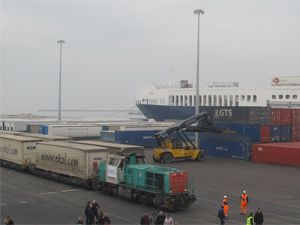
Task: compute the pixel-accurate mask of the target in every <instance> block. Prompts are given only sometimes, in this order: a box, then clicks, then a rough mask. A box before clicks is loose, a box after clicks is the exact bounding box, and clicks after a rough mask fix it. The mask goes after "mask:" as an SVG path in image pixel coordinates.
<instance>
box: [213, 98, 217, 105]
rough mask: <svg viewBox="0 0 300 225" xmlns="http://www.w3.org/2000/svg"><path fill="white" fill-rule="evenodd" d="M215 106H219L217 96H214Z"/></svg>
mask: <svg viewBox="0 0 300 225" xmlns="http://www.w3.org/2000/svg"><path fill="white" fill-rule="evenodd" d="M213 104H214V106H216V105H217V96H216V95H214V100H213Z"/></svg>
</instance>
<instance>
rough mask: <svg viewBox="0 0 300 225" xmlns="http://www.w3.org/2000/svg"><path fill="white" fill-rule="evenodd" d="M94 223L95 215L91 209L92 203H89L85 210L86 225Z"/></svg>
mask: <svg viewBox="0 0 300 225" xmlns="http://www.w3.org/2000/svg"><path fill="white" fill-rule="evenodd" d="M94 223H95V213H94V209H93V203H90V204H89V206H88V207H87V209H86V224H87V225H90V224H94Z"/></svg>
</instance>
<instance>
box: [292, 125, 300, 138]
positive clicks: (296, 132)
mask: <svg viewBox="0 0 300 225" xmlns="http://www.w3.org/2000/svg"><path fill="white" fill-rule="evenodd" d="M292 141H300V124H299V125H298V124H296V125H295V124H293V126H292Z"/></svg>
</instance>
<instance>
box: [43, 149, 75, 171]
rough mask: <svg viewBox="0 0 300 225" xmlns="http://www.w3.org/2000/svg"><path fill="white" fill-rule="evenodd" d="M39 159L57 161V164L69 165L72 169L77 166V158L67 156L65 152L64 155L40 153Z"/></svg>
mask: <svg viewBox="0 0 300 225" xmlns="http://www.w3.org/2000/svg"><path fill="white" fill-rule="evenodd" d="M41 160H45V161H49V162H52V163H57V164H62V165H66V166H70V167H72V169H74V168H78V167H79V161H78V159H71V158H67V153H65V155H60V154H59V155H56V156H55V155H48V154H42V155H41Z"/></svg>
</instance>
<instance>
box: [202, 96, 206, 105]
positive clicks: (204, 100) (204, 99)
mask: <svg viewBox="0 0 300 225" xmlns="http://www.w3.org/2000/svg"><path fill="white" fill-rule="evenodd" d="M203 105H204V106H205V105H206V95H203Z"/></svg>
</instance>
